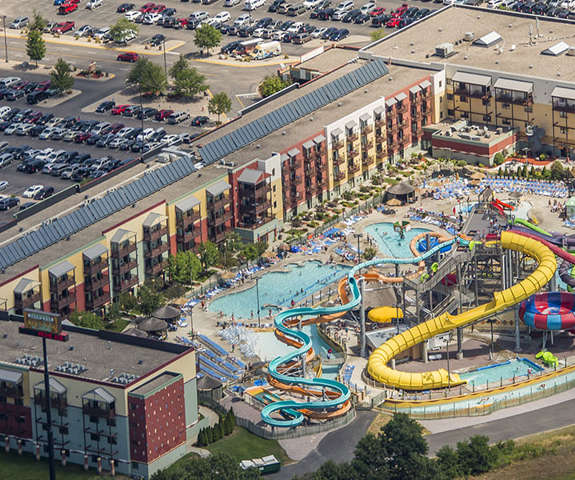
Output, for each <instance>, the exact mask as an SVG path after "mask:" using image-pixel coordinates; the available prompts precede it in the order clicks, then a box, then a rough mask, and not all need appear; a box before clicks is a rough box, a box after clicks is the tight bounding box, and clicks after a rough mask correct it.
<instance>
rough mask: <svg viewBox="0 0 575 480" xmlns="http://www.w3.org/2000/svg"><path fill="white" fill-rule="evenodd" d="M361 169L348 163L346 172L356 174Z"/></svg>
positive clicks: (357, 165) (354, 164)
mask: <svg viewBox="0 0 575 480" xmlns="http://www.w3.org/2000/svg"><path fill="white" fill-rule="evenodd" d="M360 169H361V166H360V165H359V164H358V163H350V164H349V166H348V171H349V172H350V173H356V172H359V171H360Z"/></svg>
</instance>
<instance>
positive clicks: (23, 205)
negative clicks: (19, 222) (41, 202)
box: [20, 202, 36, 210]
mask: <svg viewBox="0 0 575 480" xmlns="http://www.w3.org/2000/svg"><path fill="white" fill-rule="evenodd" d="M33 205H36V202H26V203H23V204H22V205H20V210H26V209H27V208H30V207H31V206H33Z"/></svg>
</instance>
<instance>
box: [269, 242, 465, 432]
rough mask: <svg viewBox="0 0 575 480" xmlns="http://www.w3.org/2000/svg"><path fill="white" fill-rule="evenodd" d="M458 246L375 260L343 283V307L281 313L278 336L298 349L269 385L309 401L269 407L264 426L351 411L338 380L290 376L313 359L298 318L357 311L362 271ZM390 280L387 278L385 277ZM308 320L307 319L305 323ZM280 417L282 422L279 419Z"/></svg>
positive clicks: (282, 360) (280, 362) (273, 366)
mask: <svg viewBox="0 0 575 480" xmlns="http://www.w3.org/2000/svg"><path fill="white" fill-rule="evenodd" d="M456 242H459V243H463V244H467V241H466V240H463V239H461V238H460V237H455V238H452V239H450V240H447V241H445V242H443V243H440V244H439V245H437V246H436V247H433V248H432V249H431V250H429V251H428V252H426V253H424V254H423V255H422V256H420V257H415V258H384V259H374V260H370V261H367V262H364V263H362V264H359V265H357V266H355V267H354V268H352V269H351V271H350V272H349V274H348V276H347V277H346V278H345V279H344V280H345V281H346V282H347V284H348V286H349V289H350V292H351V296H348V295H347V292H346V291H345V288H341V289H339V290H340V293H343V294H344V295H343V296H342V303H343V304H342V305H336V306H333V307H316V308H313V307H297V308H292V309H290V310H286V311H285V312H281V313H279V314H278V315H277V316H276V317H275V319H274V325H275V330H276V335H277V336H278V337H279V338H281V339H282V341H283V340H284V339H285V340H287V341H288V342H289V343H290V344H291V345H293V346H294V347H296V349H295V350H294V351H293V352H290V353H289V354H287V355H284V356H281V357H277V358H275V359H274V360H272V361H271V362H269V364H268V373H269V376H270V383H271V384H273V385H275V386H278V387H279V388H283V389H288V390H292V391H294V392H297V393H300V394H303V395H306V396H308V397H310V399H309V400H308V401H306V402H296V401H294V400H282V401H280V402H274V403H271V404H269V405H266V406H265V407H264V408H263V409H262V411H261V416H262V419H263V420H264V422H266V423H267V424H269V425H273V426H276V427H295V426H297V425H299V424H300V423H302V422H303V420H304V418H305V416H306V415H307V416H312V417H315V418H317V417H320V418H326V417H329V416H338V415H341V414H343V413H345V412H346V411H347V410H348V409H349V408H350V403H349V399H350V396H351V393H350V390H349V388H348V387H347V386H345V385H343V384H342V383H340V382H337V381H335V380H329V379H326V378H304V377H300V376H292V375H289V373H290V369H292V367H294V366H296V365H297V364H299V362H301V359H302V358H304V357H305V358H306V359H308V358H310V351H311V356H313V350H312V343H311V338H310V337H309V335H307V334H306V333H304V332H303V331H301V330H297V329H296V328H295V326H296V325H297V324H298V323H300V322H299V319H298V317H303V318H304V320H302V322H301V323H302V324H304V325H305V324H307V323H318V322H322V321H330V320H333V319H335V318H338V317H339V316H341V315H343V314H344V313H345V312H347V311H349V310H351V309H353V308H355V307H357V306H358V305H359V304H360V302H361V294H360V289H359V284H358V278H359V277H358V275H360V274H359V273H358V272H359V271H360V270H362V269H366V268H369V267H374V266H377V265H385V264H391V265H395V264H399V265H405V264H407V265H411V264H414V263H419V262H421V261H424V260H425V259H427V258H430V257H432V256H433V255H435V254H436V253H438V252H439V251H440V250H441V249H442V248H445V247H446V246H448V245H453V244H454V243H456ZM361 275H362V276H363V277H364V278H365V279H366V280H367V281H376V280H377V281H380V279H381V278H382V277H383V276H382V275H381V274H379V273H377V272H375V273H371V274H370V272H368V273H366V274H361ZM383 278H387V277H383ZM341 285H343V286H344V287H345V282H340V286H341ZM306 317H308V319H306ZM278 415H279V417H281V418H278Z"/></svg>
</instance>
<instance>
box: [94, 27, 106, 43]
mask: <svg viewBox="0 0 575 480" xmlns="http://www.w3.org/2000/svg"><path fill="white" fill-rule="evenodd" d="M108 33H110V27H104V28H100V29H99V30H96V31H95V32H94V35H93V37H94V38H97V39H98V40H103V39H104V37H105V36H106V35H108Z"/></svg>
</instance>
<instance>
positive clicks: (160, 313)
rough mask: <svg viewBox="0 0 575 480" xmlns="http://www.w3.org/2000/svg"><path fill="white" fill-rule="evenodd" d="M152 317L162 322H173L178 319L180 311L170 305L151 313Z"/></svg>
mask: <svg viewBox="0 0 575 480" xmlns="http://www.w3.org/2000/svg"><path fill="white" fill-rule="evenodd" d="M152 317H154V318H160V319H162V320H175V319H177V318H179V317H180V310H179V309H177V308H175V307H172V306H170V305H165V306H163V307H160V308H158V309H157V310H155V311H154V312H153V313H152Z"/></svg>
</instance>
